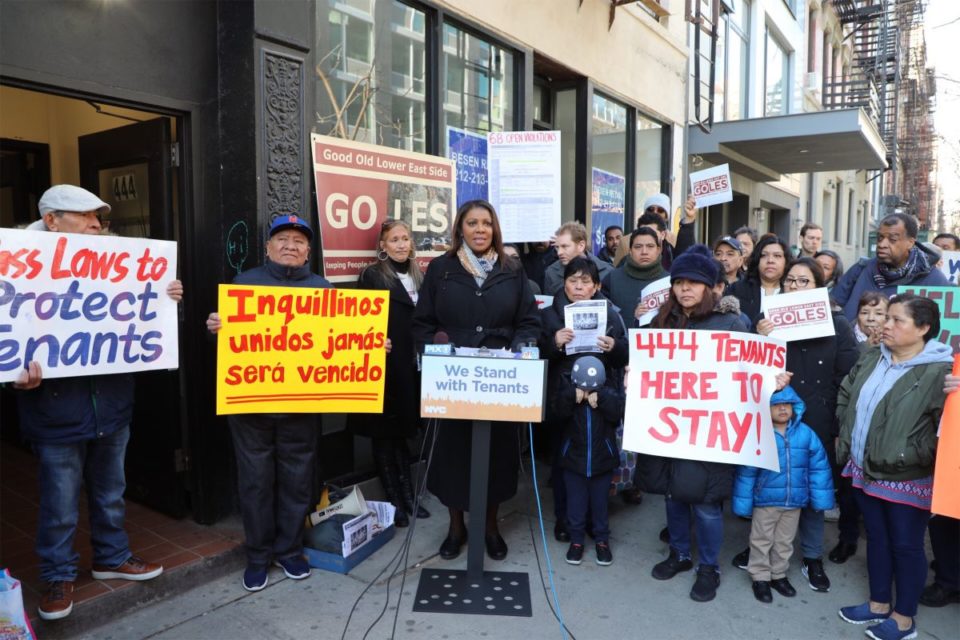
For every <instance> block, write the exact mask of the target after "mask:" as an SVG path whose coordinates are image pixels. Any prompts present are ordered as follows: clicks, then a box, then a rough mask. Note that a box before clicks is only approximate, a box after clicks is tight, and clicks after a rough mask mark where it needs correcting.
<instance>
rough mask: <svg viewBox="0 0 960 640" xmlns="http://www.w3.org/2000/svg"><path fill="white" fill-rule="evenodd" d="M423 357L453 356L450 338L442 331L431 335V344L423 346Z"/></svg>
mask: <svg viewBox="0 0 960 640" xmlns="http://www.w3.org/2000/svg"><path fill="white" fill-rule="evenodd" d="M423 355H425V356H449V355H453V344H452V343H451V342H450V336H449V335H447V332H446V331H444V330H442V329H441V330H440V331H437V332H436V333H435V334H433V343H432V344H427V345H424V347H423Z"/></svg>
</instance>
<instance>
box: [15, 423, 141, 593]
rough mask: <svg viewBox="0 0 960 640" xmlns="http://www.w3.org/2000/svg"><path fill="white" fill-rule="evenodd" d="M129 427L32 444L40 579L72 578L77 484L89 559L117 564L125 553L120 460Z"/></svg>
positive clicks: (127, 547) (123, 483) (124, 483)
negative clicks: (83, 492)
mask: <svg viewBox="0 0 960 640" xmlns="http://www.w3.org/2000/svg"><path fill="white" fill-rule="evenodd" d="M129 439H130V428H129V427H124V428H123V429H120V430H119V431H117V432H115V433H113V434H111V435H109V436H107V437H105V438H99V439H96V440H84V441H83V442H73V443H69V444H49V443H42V442H35V443H33V450H34V452H35V453H36V454H37V458H39V461H40V470H39V474H38V475H39V479H40V514H39V515H40V523H39V526H38V527H37V545H36V550H37V555H38V556H40V578H41V579H43V580H44V581H46V582H53V581H66V582H73V581H74V580H75V579H76V577H77V560H78V559H79V557H80V554H78V553H77V552H76V550H74V548H73V538H74V536H75V535H76V533H77V522H78V520H79V518H80V512H79V506H80V505H79V503H80V486H81V484H85V485H86V489H87V508H88V510H89V512H90V541H91V544H92V546H93V563H94V564H100V565H106V566H108V567H116V566H118V565H120V564H123V563H124V562H126V560H127V559H128V558H129V557H130V544H129V540H128V539H127V532H126V531H125V530H124V528H123V520H124V514H125V512H126V504H125V503H124V501H123V492H124V490H125V489H126V487H127V481H126V477H125V476H124V474H123V460H124V456H125V455H126V452H127V441H128V440H129Z"/></svg>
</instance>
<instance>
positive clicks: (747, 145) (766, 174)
mask: <svg viewBox="0 0 960 640" xmlns="http://www.w3.org/2000/svg"><path fill="white" fill-rule="evenodd" d="M688 131H689V135H690V140H689V153H690V155H698V156H701V157H703V158H704V159H705V160H707V161H709V162H711V163H713V164H723V163H725V162H726V163H729V164H730V170H731V171H734V172H736V173H739V174H740V175H743V176H746V177H747V178H751V179H753V180H760V181H762V182H772V181H776V180H779V179H780V176H781V174H784V173H814V172H817V171H845V170H855V169H886V168H887V160H886V157H887V149H886V147H885V146H884V144H883V139H882V138H881V137H880V133H879V132H878V131H877V127H876V126H875V125H874V123H873V122H872V121H871V120H870V117H869V116H867V114H866V113H865V112H864V111H863V110H862V109H859V108H856V109H837V110H832V111H817V112H813V113H798V114H795V115H788V116H774V117H770V118H753V119H749V120H734V121H731V122H718V123H715V124H714V125H713V130H712V131H711V132H710V133H704V132H703V131H701V130H700V129H699V128H696V127H690V128H689V130H688Z"/></svg>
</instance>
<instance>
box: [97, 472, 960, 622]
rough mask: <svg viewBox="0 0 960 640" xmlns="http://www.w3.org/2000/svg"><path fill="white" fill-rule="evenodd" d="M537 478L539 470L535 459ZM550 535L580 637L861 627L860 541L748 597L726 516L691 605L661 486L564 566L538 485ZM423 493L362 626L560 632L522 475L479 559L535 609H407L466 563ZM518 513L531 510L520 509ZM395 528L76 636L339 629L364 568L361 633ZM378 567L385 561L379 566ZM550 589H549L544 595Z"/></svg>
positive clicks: (738, 536)
mask: <svg viewBox="0 0 960 640" xmlns="http://www.w3.org/2000/svg"><path fill="white" fill-rule="evenodd" d="M537 470H538V474H539V478H540V483H541V484H544V482H545V478H546V474H547V473H549V470H548V469H547V468H545V467H544V466H543V465H538V467H537ZM541 494H542V498H543V504H544V507H545V512H544V518H545V519H546V520H545V522H544V526H545V530H546V533H547V539H548V547H549V551H550V556H551V558H552V561H553V568H554V570H555V571H556V576H555V583H556V588H557V592H558V598H559V601H560V607H561V611H562V615H563V618H564V621H565V622H566V625H567V627H568V628H569V629H570V631H572V633H573V634H574V636H575V637H577V638H578V639H579V640H584V639H590V638H618V637H623V638H664V639H675V638H676V639H682V638H705V637H708V638H713V639H716V640H725V639H730V640H733V639H738V640H739V639H740V638H744V637H746V638H782V639H808V638H809V639H824V640H826V639H847V638H849V639H853V638H862V637H864V635H863V631H864V628H863V627H861V626H855V625H851V624H847V623H845V622H843V621H841V620H840V619H839V618H838V617H837V609H838V608H839V607H840V606H843V605H848V604H856V603H859V602H863V601H864V600H866V596H867V580H866V555H865V547H864V545H863V544H861V547H860V549H859V551H858V553H857V555H856V556H854V557H853V558H851V559H850V560H848V561H847V562H846V563H845V564H843V565H835V564H833V563H831V562H829V561H826V562H825V568H826V571H827V575H828V576H829V577H830V579H831V581H832V583H833V586H832V589H831V591H830V593H827V594H822V593H817V592H814V591H812V590H810V589H809V587H808V586H807V583H806V581H805V580H804V578H803V576H802V575H801V574H800V568H799V564H800V563H799V559H798V558H796V557H794V559H793V560H792V562H791V572H790V574H789V578H790V580H791V581H792V582H793V584H794V586H796V587H797V591H798V594H797V596H796V597H795V598H792V599H788V598H783V597H780V596H778V595H777V594H774V601H773V604H768V605H763V604H760V603H758V602H757V601H756V600H754V598H753V593H752V591H751V589H750V579H749V576H748V575H747V574H746V572H744V571H741V570H738V569H734V568H733V567H731V566H730V559H731V558H732V557H733V555H734V554H736V553H737V552H738V551H741V550H743V548H744V547H745V546H746V540H747V535H748V531H749V524H748V523H747V522H745V521H742V520H740V519H738V518H735V517H733V516H730V515H728V516H727V517H726V521H725V527H726V529H725V542H724V548H723V552H722V553H721V558H722V566H721V571H722V572H723V577H722V584H721V586H720V590H719V592H718V594H717V598H716V599H715V600H714V601H712V602H709V603H705V604H699V603H696V602H693V601H692V600H690V598H689V597H688V592H689V591H690V587H691V586H692V584H693V580H694V576H693V573H692V572H688V573H685V574H680V575H678V576H677V577H675V578H674V579H673V580H669V581H666V582H660V581H657V580H654V579H653V578H651V577H650V570H651V568H652V567H653V565H654V564H655V563H657V562H659V561H660V560H661V559H663V558H664V557H665V556H666V548H667V547H666V545H665V544H663V543H662V542H660V541H659V539H658V533H659V531H660V529H661V528H662V527H663V526H664V523H665V517H664V510H663V499H662V498H661V497H659V496H647V497H646V499H645V501H644V503H643V504H642V505H640V506H637V507H633V506H626V505H624V504H623V503H621V502H620V500H619V499H614V500H612V502H611V529H612V532H613V535H612V538H611V547H612V549H613V553H614V563H613V565H612V566H609V567H600V566H598V565H596V564H595V563H594V561H593V550H592V547H590V546H588V549H587V553H586V554H585V556H584V562H583V564H582V565H580V566H571V565H568V564H566V563H565V562H564V561H563V555H564V553H565V551H566V545H565V544H561V543H558V542H556V541H554V540H553V535H552V533H553V514H552V510H551V509H550V506H549V505H551V504H552V503H551V497H550V492H549V491H548V490H542V491H541ZM425 505H426V506H427V508H428V509H429V510H430V511H431V513H433V514H434V517H432V518H429V519H426V520H418V521H417V523H416V528H415V531H414V532H413V537H412V542H411V547H410V555H409V557H410V560H409V562H410V569H409V570H408V571H407V573H406V582H405V584H404V585H403V596H402V599H401V602H400V610H399V615H398V616H397V620H396V631H395V632H394V631H393V629H392V628H393V624H394V615H395V614H396V603H397V593H398V592H399V590H400V581H401V576H400V575H397V576H396V577H395V578H394V579H393V580H392V581H391V582H390V584H389V606H388V607H387V610H386V612H385V613H384V614H383V617H382V618H381V619H380V621H379V622H378V623H376V626H375V628H374V630H373V631H372V632H371V633H370V634H369V636H368V637H370V638H390V637H397V638H441V639H443V638H456V639H461V638H485V639H490V638H498V639H499V638H522V639H523V640H537V639H540V638H560V637H562V636H561V632H560V626H559V624H558V623H557V621H556V620H555V618H554V617H553V615H552V614H551V612H550V608H549V607H548V605H547V599H546V598H547V596H545V594H544V592H543V589H542V587H541V584H540V578H539V577H538V575H537V572H538V566H537V557H536V556H535V555H534V552H533V546H532V542H531V532H530V528H531V526H532V527H535V533H536V536H537V545H538V550H540V552H541V553H540V561H541V563H544V571H543V575H544V580H546V575H547V574H546V567H545V562H546V561H545V559H544V557H543V553H542V547H541V546H540V545H541V544H542V543H541V542H540V533H539V524H538V523H537V520H536V507H535V503H534V500H533V494H532V489H531V486H530V483H529V481H528V480H525V479H523V478H522V479H521V484H520V491H519V493H518V495H517V497H516V498H514V500H512V501H511V502H509V503H507V504H505V505H503V506H502V507H501V514H500V515H501V518H502V522H501V532H502V533H503V535H504V538H505V539H506V541H507V544H508V545H509V547H510V553H509V555H508V556H507V559H506V560H505V561H503V562H494V561H492V560H490V559H486V561H485V565H484V566H485V568H487V569H489V570H495V571H521V572H528V573H529V574H530V587H531V599H532V602H533V617H532V618H515V617H500V616H461V615H447V614H426V613H414V612H413V611H412V607H413V599H414V595H415V593H416V589H417V583H418V580H419V575H420V569H421V568H422V567H449V568H451V569H465V568H466V548H464V553H463V554H462V555H461V556H460V557H459V558H457V559H456V560H453V561H450V562H445V561H443V560H441V559H440V558H439V556H437V555H436V553H437V549H438V547H439V545H440V542H441V541H442V540H443V537H444V535H445V533H446V524H447V518H446V513H445V509H444V508H443V507H442V505H440V504H439V503H438V502H437V501H436V499H435V498H433V497H432V496H430V497H428V498H427V499H426V501H425ZM528 514H530V515H532V518H528ZM407 531H409V530H404V529H399V530H397V535H396V536H395V537H394V539H393V540H391V541H390V542H389V543H388V544H387V545H386V546H385V547H384V548H383V549H381V550H380V551H378V552H377V553H376V554H374V555H373V556H371V557H370V558H369V559H367V560H366V561H365V562H364V563H362V564H361V565H359V566H358V567H357V568H356V569H354V570H353V572H352V573H351V574H349V575H346V576H343V575H339V574H335V573H327V572H324V571H319V570H314V572H313V575H312V576H311V577H310V578H309V579H307V580H303V581H294V580H289V579H286V578H285V577H284V576H283V573H282V572H281V571H280V570H279V569H272V570H271V573H270V580H271V582H270V585H269V586H268V587H267V588H266V589H265V590H263V591H260V592H258V593H248V592H246V591H244V590H243V589H242V588H241V586H240V574H239V572H236V573H235V574H232V575H227V576H224V577H221V578H218V579H215V580H213V581H211V582H208V583H206V584H204V585H202V586H199V587H196V588H194V589H193V590H191V591H185V592H184V593H182V594H180V595H177V596H174V597H173V598H170V599H168V600H165V601H163V602H160V603H157V604H154V605H152V606H148V607H143V608H141V609H139V610H130V612H129V614H128V615H125V616H123V617H122V618H119V619H115V620H112V621H110V622H109V623H107V624H105V625H104V626H102V627H99V628H97V629H95V630H93V631H90V632H89V633H87V634H86V635H83V636H80V637H81V638H84V639H89V640H93V639H97V640H119V639H124V640H127V639H134V638H148V637H149V638H159V639H163V640H174V639H184V640H206V639H210V640H214V639H219V638H224V639H227V638H230V639H234V638H283V639H288V638H322V639H326V638H340V637H341V634H343V632H344V625H345V623H346V621H347V618H348V615H349V614H350V613H351V608H352V607H353V606H354V603H355V602H356V600H357V598H358V596H359V595H360V593H361V592H362V591H363V590H364V588H365V587H366V586H367V585H368V583H370V582H371V581H375V584H374V586H373V587H372V588H370V589H369V590H368V591H367V593H366V595H365V596H364V598H363V599H362V600H361V601H360V603H359V605H357V607H356V610H355V611H354V612H353V616H352V619H351V621H350V625H349V628H348V630H347V633H346V636H345V637H346V638H362V637H363V636H364V633H365V632H366V630H367V628H368V627H370V626H371V625H373V624H374V622H375V620H376V619H377V617H378V616H380V615H381V613H382V612H383V609H384V605H385V600H386V599H387V584H386V581H385V579H383V578H384V576H380V577H379V578H378V577H377V576H378V574H379V573H380V571H381V570H383V569H384V568H385V566H386V565H387V564H388V561H389V560H390V558H391V557H393V556H394V555H395V554H396V553H397V552H398V550H399V549H400V548H401V544H402V542H403V540H404V537H405V534H406V532H407ZM835 541H836V525H835V524H833V523H827V539H826V541H825V543H826V548H827V549H828V550H829V549H830V548H831V547H832V546H833V544H834V543H835ZM384 575H385V574H384ZM550 598H551V601H552V596H550ZM917 620H918V628H919V630H920V635H919V637H920V638H939V639H946V638H957V637H960V606H958V605H950V606H948V607H945V608H943V609H928V608H925V607H922V606H921V608H920V612H919V616H918V618H917Z"/></svg>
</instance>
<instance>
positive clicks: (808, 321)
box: [760, 287, 836, 342]
mask: <svg viewBox="0 0 960 640" xmlns="http://www.w3.org/2000/svg"><path fill="white" fill-rule="evenodd" d="M760 310H761V311H763V315H764V317H766V318H767V319H768V320H770V321H772V322H773V324H775V325H776V327H777V328H776V329H774V330H773V332H772V333H771V334H770V335H771V337H774V338H780V339H781V340H785V341H787V342H792V341H794V340H806V339H808V338H823V337H825V336H832V335H835V334H836V331H835V330H834V327H833V315H832V314H831V313H830V294H829V293H827V290H826V288H824V287H820V288H818V289H809V290H807V291H794V292H792V293H780V294H777V295H774V296H763V298H762V299H761V301H760Z"/></svg>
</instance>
